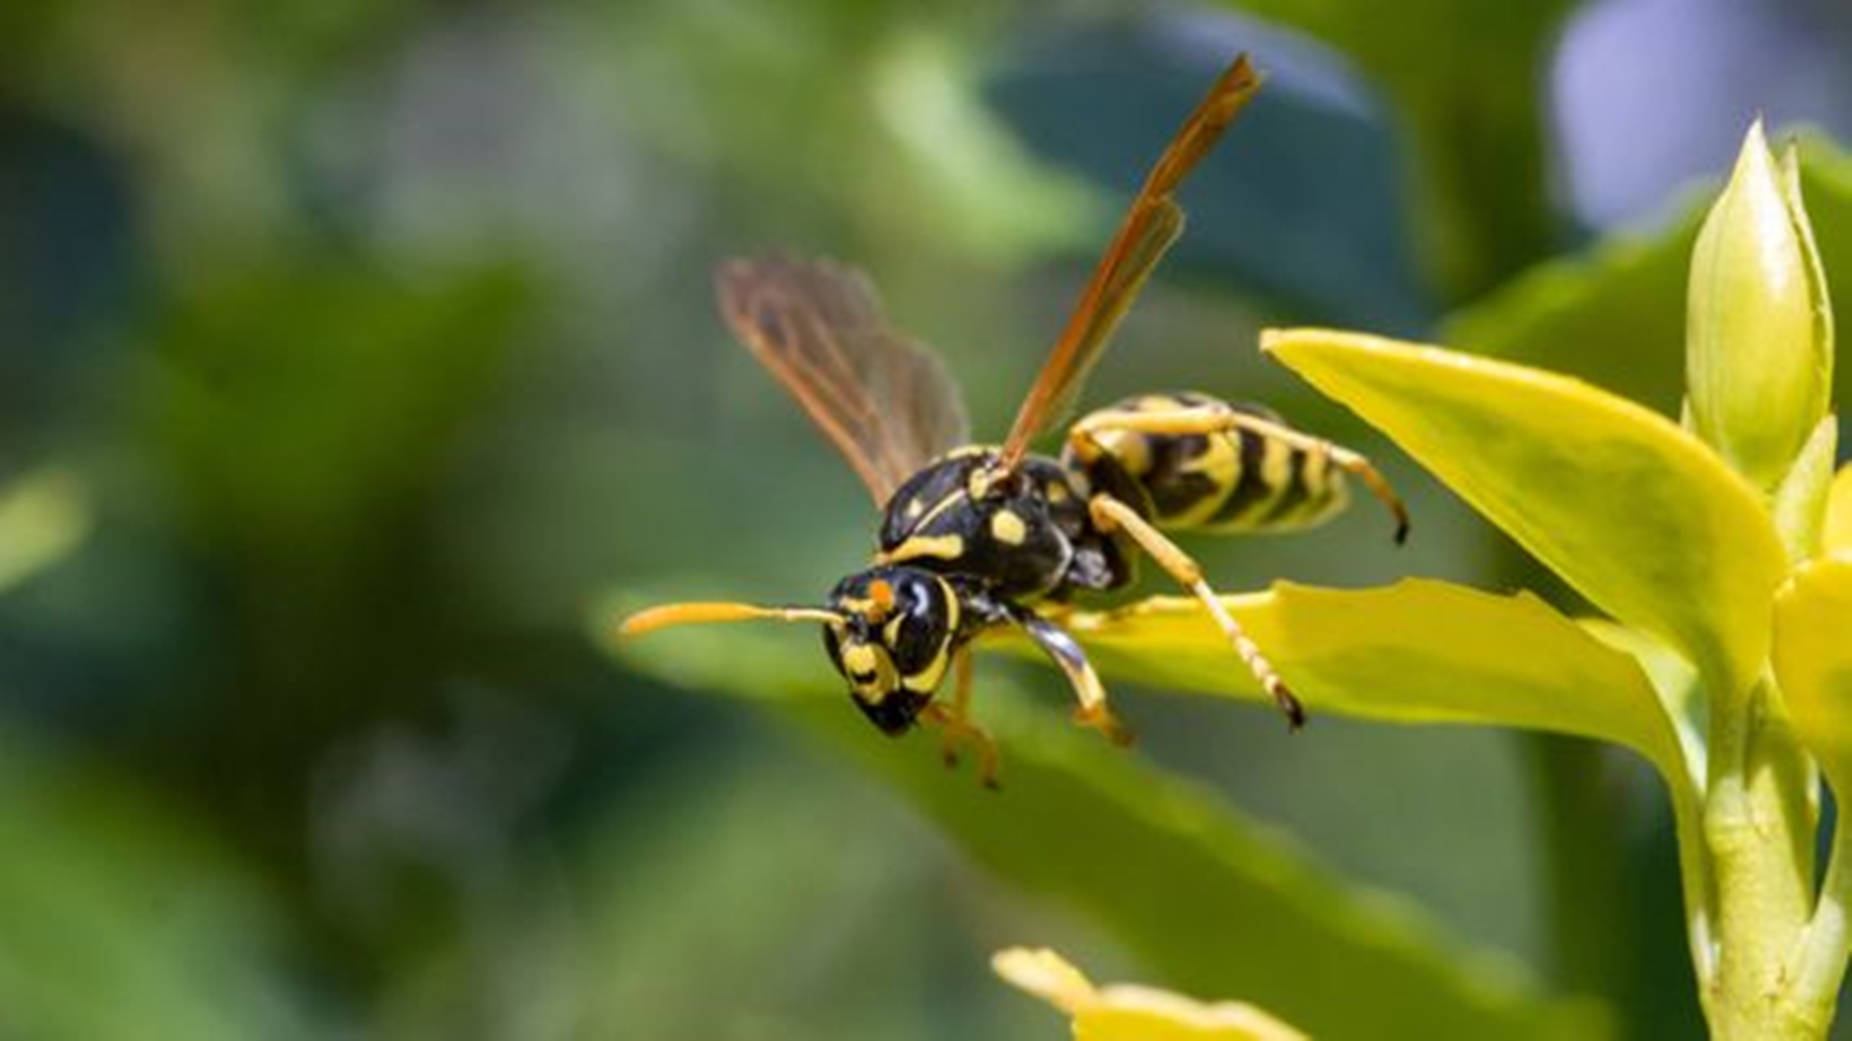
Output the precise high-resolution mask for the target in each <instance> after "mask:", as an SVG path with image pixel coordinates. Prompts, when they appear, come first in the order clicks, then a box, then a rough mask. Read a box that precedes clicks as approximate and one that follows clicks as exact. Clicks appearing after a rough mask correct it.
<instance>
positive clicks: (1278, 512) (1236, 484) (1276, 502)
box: [1069, 392, 1349, 533]
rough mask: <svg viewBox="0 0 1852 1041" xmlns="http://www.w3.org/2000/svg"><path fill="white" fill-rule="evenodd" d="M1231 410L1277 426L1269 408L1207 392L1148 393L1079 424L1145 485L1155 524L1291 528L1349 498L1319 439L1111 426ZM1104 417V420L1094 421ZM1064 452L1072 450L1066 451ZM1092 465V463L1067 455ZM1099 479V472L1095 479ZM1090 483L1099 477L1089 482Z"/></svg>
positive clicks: (1230, 529) (1320, 517) (1316, 519)
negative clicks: (1143, 416)
mask: <svg viewBox="0 0 1852 1041" xmlns="http://www.w3.org/2000/svg"><path fill="white" fill-rule="evenodd" d="M1201 408H1215V409H1231V410H1233V411H1234V412H1236V413H1240V414H1242V415H1246V416H1253V417H1255V418H1256V419H1259V420H1263V421H1265V423H1266V424H1268V425H1279V426H1284V423H1283V422H1282V421H1281V419H1280V417H1279V416H1278V415H1277V414H1275V413H1274V412H1273V411H1271V410H1270V409H1267V408H1265V407H1263V406H1260V405H1253V404H1246V403H1224V402H1221V401H1219V400H1218V399H1216V398H1212V397H1210V396H1208V395H1206V394H1196V393H1187V392H1186V393H1180V394H1147V395H1143V396H1140V397H1135V398H1127V399H1126V400H1124V401H1121V402H1119V403H1117V404H1115V405H1112V406H1109V407H1108V408H1105V409H1102V410H1101V411H1099V412H1096V413H1093V414H1092V415H1090V416H1088V417H1087V418H1086V419H1083V420H1082V421H1081V424H1080V425H1081V426H1087V427H1090V428H1091V429H1092V432H1091V433H1090V434H1089V437H1090V439H1091V441H1092V443H1093V444H1094V445H1096V446H1097V447H1098V449H1099V450H1100V451H1101V452H1103V453H1104V454H1105V455H1107V456H1110V457H1111V459H1112V461H1113V462H1114V463H1116V464H1117V466H1118V468H1119V469H1120V470H1122V471H1123V472H1124V473H1125V474H1126V475H1127V476H1129V477H1130V478H1131V479H1132V480H1133V481H1135V482H1136V483H1137V484H1138V485H1139V487H1140V488H1142V489H1143V490H1144V493H1145V497H1146V499H1147V501H1148V504H1149V507H1150V511H1151V520H1152V522H1153V523H1155V524H1157V525H1158V526H1159V527H1163V528H1170V529H1190V530H1198V531H1208V532H1225V533H1238V532H1273V531H1293V530H1298V529H1301V528H1307V527H1310V526H1312V525H1314V524H1318V523H1321V522H1323V521H1325V520H1327V519H1329V518H1330V517H1331V516H1333V515H1334V514H1336V513H1337V512H1338V511H1340V510H1342V509H1343V508H1344V506H1345V504H1346V503H1347V502H1348V501H1349V495H1348V492H1347V490H1346V488H1345V483H1344V472H1343V471H1342V470H1340V469H1338V468H1337V467H1335V466H1333V465H1332V463H1331V457H1330V454H1329V453H1328V452H1327V451H1326V450H1325V447H1324V443H1323V442H1321V441H1316V440H1314V439H1309V438H1307V439H1303V440H1302V441H1300V442H1298V443H1288V442H1287V441H1286V440H1284V439H1282V438H1280V437H1278V436H1274V435H1271V434H1269V433H1266V432H1264V431H1262V430H1251V429H1244V428H1235V429H1230V430H1220V431H1216V432H1213V433H1203V434H1197V433H1146V432H1139V431H1132V430H1125V429H1116V428H1114V427H1113V426H1112V425H1111V423H1110V416H1111V415H1112V414H1116V413H1137V412H1175V411H1178V410H1183V409H1201ZM1102 420H1105V422H1102ZM1069 454H1070V456H1071V455H1073V454H1075V453H1074V452H1073V449H1072V448H1071V447H1070V453H1069ZM1070 462H1071V464H1073V465H1078V466H1080V467H1081V468H1083V469H1089V470H1097V469H1098V468H1099V465H1100V461H1098V460H1096V461H1094V462H1093V463H1092V464H1089V462H1088V461H1087V460H1085V459H1070ZM1102 476H1103V475H1102ZM1096 483H1098V482H1096Z"/></svg>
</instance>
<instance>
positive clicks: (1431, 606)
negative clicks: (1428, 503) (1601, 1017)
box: [1021, 579, 1712, 949]
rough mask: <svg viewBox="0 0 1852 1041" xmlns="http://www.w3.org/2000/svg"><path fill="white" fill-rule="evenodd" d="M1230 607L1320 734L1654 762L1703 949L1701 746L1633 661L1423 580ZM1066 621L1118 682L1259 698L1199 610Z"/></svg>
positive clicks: (1552, 616)
mask: <svg viewBox="0 0 1852 1041" xmlns="http://www.w3.org/2000/svg"><path fill="white" fill-rule="evenodd" d="M1224 599H1225V603H1226V606H1227V607H1228V609H1229V610H1230V612H1231V613H1233V614H1234V615H1235V616H1236V617H1237V618H1238V619H1239V620H1240V622H1241V624H1242V626H1243V627H1244V628H1246V629H1247V630H1248V632H1249V634H1250V635H1252V636H1253V638H1254V640H1255V642H1256V643H1258V644H1259V645H1260V646H1261V647H1262V648H1264V649H1265V651H1266V653H1267V656H1268V657H1269V659H1271V660H1272V662H1273V664H1274V666H1275V667H1276V668H1278V669H1279V672H1280V675H1281V676H1282V677H1283V678H1285V680H1286V682H1287V683H1288V684H1289V685H1291V686H1292V688H1293V690H1294V692H1295V693H1297V694H1298V695H1299V697H1300V698H1301V700H1303V701H1304V702H1305V704H1306V707H1307V709H1308V710H1309V711H1310V712H1311V713H1312V717H1313V720H1314V722H1315V721H1316V719H1317V717H1318V716H1319V715H1320V714H1324V713H1336V714H1342V715H1351V716H1360V717H1363V718H1367V719H1379V720H1384V721H1389V722H1398V723H1430V722H1451V723H1481V724H1490V725H1496V726H1515V727H1526V728H1531V729H1537V730H1550V731H1555V732H1558V733H1565V734H1576V735H1580V736H1584V737H1593V738H1598V739H1601V740H1604V741H1610V742H1613V743H1615V744H1620V745H1625V746H1627V747H1629V748H1632V749H1634V750H1635V751H1637V752H1639V753H1640V754H1641V755H1643V756H1645V757H1646V759H1647V761H1648V762H1651V763H1652V764H1653V765H1654V766H1655V767H1657V768H1658V770H1659V773H1660V775H1661V776H1662V777H1663V778H1664V779H1665V781H1666V786H1667V790H1668V792H1669V794H1670V797H1671V803H1672V813H1673V819H1674V821H1675V823H1676V826H1677V828H1678V832H1679V856H1680V867H1681V870H1682V871H1683V873H1684V879H1685V885H1684V898H1685V906H1686V916H1687V922H1688V925H1689V929H1690V934H1691V935H1690V939H1691V942H1692V944H1693V946H1694V949H1702V947H1703V946H1704V945H1705V944H1706V943H1708V936H1709V934H1710V921H1711V917H1712V916H1711V913H1710V910H1709V908H1708V905H1707V902H1706V901H1707V899H1708V893H1709V882H1708V868H1707V867H1706V865H1705V863H1704V861H1703V860H1702V858H1701V856H1700V850H1701V849H1702V845H1703V844H1702V839H1701V835H1702V831H1701V816H1700V804H1699V792H1700V790H1701V784H1702V777H1703V770H1704V762H1703V746H1702V744H1701V742H1699V741H1698V740H1697V739H1696V738H1695V736H1693V735H1690V734H1688V733H1686V728H1685V727H1684V726H1683V725H1682V720H1681V717H1680V714H1679V709H1680V707H1681V706H1680V705H1679V703H1678V701H1677V692H1675V691H1672V692H1668V693H1666V694H1661V693H1660V692H1658V691H1657V690H1655V689H1654V686H1653V685H1652V684H1651V683H1650V682H1649V681H1648V677H1647V674H1646V672H1645V671H1644V670H1643V669H1642V667H1641V664H1640V663H1639V662H1638V661H1636V659H1635V656H1634V655H1633V654H1631V653H1630V652H1628V651H1625V650H1623V649H1616V647H1615V646H1611V645H1610V644H1609V643H1608V642H1604V641H1602V640H1599V639H1597V638H1596V637H1594V636H1592V635H1591V634H1590V633H1589V632H1588V631H1587V629H1586V628H1585V627H1584V626H1583V625H1578V624H1577V623H1575V622H1572V621H1570V620H1569V619H1567V618H1564V617H1563V616H1562V615H1560V614H1558V613H1557V612H1556V610H1555V609H1554V608H1552V607H1550V606H1549V605H1548V604H1546V603H1544V602H1543V601H1542V600H1539V599H1538V598H1536V597H1535V596H1532V595H1530V594H1528V593H1520V594H1518V595H1516V596H1496V595H1493V594H1490V593H1483V592H1479V591H1478V590H1473V589H1468V588H1465V587H1463V586H1456V585H1452V584H1449V583H1446V582H1436V581H1432V580H1426V579H1407V580H1404V581H1402V582H1398V583H1396V584H1395V585H1393V586H1388V587H1385V588H1381V589H1368V590H1354V591H1353V590H1336V589H1315V588H1311V587H1307V586H1298V585H1293V584H1290V583H1278V584H1276V585H1275V586H1274V587H1273V589H1272V590H1271V591H1270V592H1268V593H1266V594H1262V595H1250V596H1239V597H1227V598H1224ZM1064 621H1065V624H1066V625H1067V626H1068V627H1069V628H1070V629H1071V630H1072V631H1073V632H1074V633H1075V635H1077V636H1078V637H1079V638H1080V639H1081V641H1082V642H1083V643H1084V644H1086V647H1087V651H1088V654H1089V655H1090V656H1092V658H1093V659H1094V661H1095V663H1096V665H1098V666H1099V667H1100V669H1101V670H1102V671H1103V672H1105V673H1106V674H1107V675H1108V676H1111V677H1115V678H1120V679H1125V680H1131V681H1136V682H1139V683H1144V684H1149V685H1153V686H1159V687H1165V688H1169V689H1179V690H1193V691H1199V692H1202V693H1209V694H1222V695H1233V696H1238V697H1249V698H1256V699H1259V698H1263V697H1264V695H1263V694H1262V692H1261V691H1260V689H1259V686H1258V685H1257V684H1256V683H1255V682H1254V680H1253V678H1252V677H1251V676H1250V675H1249V673H1248V671H1247V670H1246V669H1243V668H1239V667H1234V666H1233V665H1232V658H1231V655H1232V653H1233V652H1232V650H1231V649H1230V648H1229V646H1228V642H1227V639H1226V637H1224V636H1223V635H1222V633H1221V632H1220V630H1218V629H1217V628H1216V627H1215V626H1214V625H1212V624H1211V623H1210V622H1209V620H1208V619H1207V617H1206V616H1205V614H1204V612H1203V611H1202V609H1201V607H1200V606H1199V605H1198V604H1197V603H1196V602H1195V601H1194V600H1191V599H1185V598H1181V597H1154V598H1152V599H1150V600H1146V601H1142V602H1140V603H1137V604H1133V605H1130V606H1128V607H1124V608H1120V609H1118V610H1113V611H1105V612H1099V613H1078V614H1073V615H1070V616H1068V617H1067V618H1066V619H1065V620H1064ZM1606 628H1609V629H1613V630H1619V629H1620V627H1618V626H1612V625H1608V626H1606ZM1628 642H1629V643H1640V642H1642V641H1638V640H1637V639H1636V640H1629V641H1628ZM1021 652H1022V653H1024V654H1032V653H1033V652H1030V651H1028V650H1027V649H1026V648H1022V649H1021Z"/></svg>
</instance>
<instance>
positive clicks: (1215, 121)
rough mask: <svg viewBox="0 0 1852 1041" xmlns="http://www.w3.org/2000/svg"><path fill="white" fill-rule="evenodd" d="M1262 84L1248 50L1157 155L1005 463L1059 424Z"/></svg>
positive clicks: (1012, 438) (1039, 379)
mask: <svg viewBox="0 0 1852 1041" xmlns="http://www.w3.org/2000/svg"><path fill="white" fill-rule="evenodd" d="M1259 86H1260V77H1259V76H1258V75H1257V74H1255V72H1254V70H1253V68H1252V66H1250V65H1249V64H1248V60H1247V55H1245V54H1244V55H1240V56H1238V57H1236V58H1235V60H1234V62H1233V64H1231V65H1229V67H1228V69H1227V70H1226V71H1224V72H1223V73H1222V75H1221V78H1219V79H1217V80H1216V81H1215V86H1213V87H1211V88H1210V90H1209V96H1208V97H1206V98H1204V99H1203V100H1202V103H1201V104H1199V105H1197V106H1196V111H1194V112H1192V113H1190V118H1189V119H1188V120H1187V121H1185V122H1184V124H1183V128H1182V129H1181V130H1179V131H1177V136H1176V137H1174V138H1172V139H1171V142H1170V145H1169V146H1168V147H1167V148H1165V149H1164V154H1163V155H1161V156H1159V157H1158V161H1157V165H1155V166H1153V167H1152V168H1151V173H1150V174H1149V175H1147V176H1146V178H1145V183H1144V187H1142V188H1140V189H1139V192H1138V196H1137V198H1135V199H1133V200H1132V205H1131V208H1130V209H1128V210H1127V211H1126V214H1125V219H1124V220H1123V221H1121V222H1120V224H1119V231H1118V233H1117V234H1115V235H1114V236H1113V240H1112V243H1111V244H1110V245H1108V246H1107V247H1106V252H1105V254H1104V255H1102V256H1101V257H1100V262H1099V264H1098V265H1097V266H1096V267H1095V268H1094V269H1093V277H1092V278H1091V279H1090V280H1089V281H1088V282H1087V288H1086V290H1085V291H1083V292H1082V293H1081V295H1080V301H1079V302H1078V303H1077V304H1075V305H1074V312H1073V314H1072V315H1070V316H1069V317H1068V322H1067V326H1066V327H1065V328H1063V329H1062V330H1061V338H1060V339H1058V340H1056V341H1055V347H1054V350H1052V351H1051V352H1049V355H1048V361H1047V362H1045V363H1044V364H1043V365H1042V371H1041V372H1040V373H1039V374H1038V375H1037V376H1036V378H1035V383H1034V384H1033V385H1032V386H1030V388H1029V395H1028V397H1026V398H1024V399H1023V403H1022V407H1021V408H1020V409H1018V410H1017V412H1016V421H1015V422H1014V423H1013V424H1011V426H1010V433H1009V437H1008V438H1007V439H1005V441H1004V443H1003V452H1002V458H1001V460H1000V465H1001V466H1002V467H1004V468H1008V467H1011V466H1014V465H1015V464H1016V463H1017V461H1019V460H1020V459H1021V458H1022V455H1023V453H1024V452H1025V451H1027V450H1028V447H1029V441H1030V439H1031V438H1033V437H1035V435H1037V434H1039V433H1041V432H1042V431H1043V430H1046V429H1047V428H1048V427H1049V426H1051V425H1053V424H1054V423H1056V422H1058V421H1059V420H1060V419H1061V418H1062V417H1063V416H1064V415H1065V414H1066V412H1067V410H1068V408H1069V407H1070V406H1071V405H1072V404H1073V400H1074V396H1075V395H1076V394H1078V393H1079V391H1080V387H1081V384H1082V383H1083V382H1084V381H1085V380H1086V377H1087V371H1088V370H1089V369H1091V368H1092V367H1093V363H1094V362H1095V361H1097V360H1099V357H1100V353H1101V352H1102V351H1103V350H1105V348H1106V342H1107V340H1108V338H1109V337H1111V335H1112V331H1113V329H1114V327H1116V326H1117V325H1118V324H1119V319H1121V318H1123V317H1124V316H1125V312H1126V311H1127V310H1128V309H1129V308H1130V307H1131V306H1132V301H1133V299H1135V298H1136V297H1137V296H1138V291H1139V289H1140V288H1141V287H1143V286H1144V284H1145V278H1146V277H1147V276H1149V275H1150V274H1151V269H1152V268H1154V267H1156V266H1157V262H1158V260H1159V259H1161V258H1162V257H1163V256H1164V252H1165V251H1166V250H1167V249H1169V248H1170V244H1171V243H1172V242H1175V241H1176V239H1177V236H1178V235H1179V234H1181V233H1182V231H1183V210H1182V208H1181V207H1179V206H1178V205H1177V203H1176V201H1175V200H1174V199H1172V198H1171V193H1172V192H1173V191H1175V190H1176V187H1177V185H1178V184H1179V183H1181V182H1182V180H1183V178H1184V177H1185V175H1187V174H1188V173H1189V172H1190V170H1191V169H1193V168H1194V167H1195V166H1196V164H1197V163H1198V162H1200V161H1202V158H1203V156H1205V155H1207V154H1209V149H1211V148H1213V147H1214V146H1215V142H1216V141H1217V140H1218V139H1219V138H1220V137H1221V136H1222V131H1223V130H1225V129H1227V128H1228V124H1229V123H1231V122H1233V121H1234V118H1235V116H1236V115H1238V114H1240V112H1241V110H1242V109H1243V108H1245V107H1246V106H1247V103H1248V99H1249V98H1252V97H1253V96H1254V91H1255V90H1256V89H1257V88H1258V87H1259Z"/></svg>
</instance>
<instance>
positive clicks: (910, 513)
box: [905, 495, 926, 521]
mask: <svg viewBox="0 0 1852 1041" xmlns="http://www.w3.org/2000/svg"><path fill="white" fill-rule="evenodd" d="M925 512H926V504H925V503H923V502H921V501H920V497H919V496H917V495H916V496H914V497H913V498H911V499H908V500H907V508H906V511H905V516H906V518H907V519H908V520H910V521H916V520H919V519H920V514H922V513H925Z"/></svg>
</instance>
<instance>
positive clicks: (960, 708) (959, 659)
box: [941, 649, 971, 767]
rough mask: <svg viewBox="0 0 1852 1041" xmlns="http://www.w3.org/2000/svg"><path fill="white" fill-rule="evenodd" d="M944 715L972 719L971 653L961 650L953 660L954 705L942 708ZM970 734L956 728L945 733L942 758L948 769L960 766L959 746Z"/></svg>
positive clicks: (959, 718) (951, 728)
mask: <svg viewBox="0 0 1852 1041" xmlns="http://www.w3.org/2000/svg"><path fill="white" fill-rule="evenodd" d="M941 711H942V712H943V713H944V714H947V715H949V716H951V717H952V718H953V719H958V720H969V719H970V718H971V652H970V651H969V650H963V649H961V650H959V651H958V652H957V653H956V654H955V655H954V656H953V658H952V704H951V707H950V708H949V709H945V708H942V709H941ZM967 736H969V734H968V733H967V732H966V731H965V730H963V729H961V728H956V727H948V728H947V729H946V731H945V740H944V749H943V750H942V753H941V754H942V756H943V758H944V759H945V765H946V766H947V767H953V766H957V765H958V745H959V743H960V741H961V739H963V738H965V737H967Z"/></svg>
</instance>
